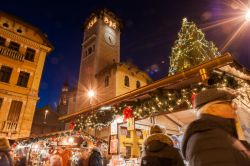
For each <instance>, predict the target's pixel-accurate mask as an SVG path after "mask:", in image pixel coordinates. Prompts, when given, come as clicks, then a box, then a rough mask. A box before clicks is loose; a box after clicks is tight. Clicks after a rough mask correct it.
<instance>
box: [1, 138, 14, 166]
mask: <svg viewBox="0 0 250 166" xmlns="http://www.w3.org/2000/svg"><path fill="white" fill-rule="evenodd" d="M10 149H11V148H10V144H9V140H8V139H7V138H5V137H0V165H1V166H13V161H12V159H11V156H10V153H9V151H10Z"/></svg>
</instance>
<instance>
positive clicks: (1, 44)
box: [0, 36, 6, 46]
mask: <svg viewBox="0 0 250 166" xmlns="http://www.w3.org/2000/svg"><path fill="white" fill-rule="evenodd" d="M5 41H6V39H5V38H3V37H1V36H0V46H4V45H5Z"/></svg>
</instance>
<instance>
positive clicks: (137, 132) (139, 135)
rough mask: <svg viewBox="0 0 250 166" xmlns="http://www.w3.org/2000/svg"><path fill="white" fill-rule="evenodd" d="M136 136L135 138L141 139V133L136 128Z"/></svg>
mask: <svg viewBox="0 0 250 166" xmlns="http://www.w3.org/2000/svg"><path fill="white" fill-rule="evenodd" d="M136 136H137V138H140V139H143V134H142V131H141V130H136Z"/></svg>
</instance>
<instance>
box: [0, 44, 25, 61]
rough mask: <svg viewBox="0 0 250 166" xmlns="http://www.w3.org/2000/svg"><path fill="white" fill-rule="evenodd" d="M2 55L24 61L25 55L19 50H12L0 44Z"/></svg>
mask: <svg viewBox="0 0 250 166" xmlns="http://www.w3.org/2000/svg"><path fill="white" fill-rule="evenodd" d="M0 55H3V56H6V57H9V58H12V59H14V60H18V61H21V62H23V59H24V56H25V55H23V54H21V53H20V52H18V51H15V50H12V49H10V48H8V47H4V46H0Z"/></svg>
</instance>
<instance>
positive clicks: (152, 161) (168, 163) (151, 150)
mask: <svg viewBox="0 0 250 166" xmlns="http://www.w3.org/2000/svg"><path fill="white" fill-rule="evenodd" d="M141 166H184V163H183V159H182V157H181V155H180V153H179V151H178V149H176V148H175V147H174V146H173V141H172V140H171V139H170V137H168V136H167V135H165V134H163V132H162V130H161V128H160V127H159V126H158V125H154V126H152V127H151V129H150V136H148V137H147V138H146V139H145V141H144V143H143V150H142V156H141Z"/></svg>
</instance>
